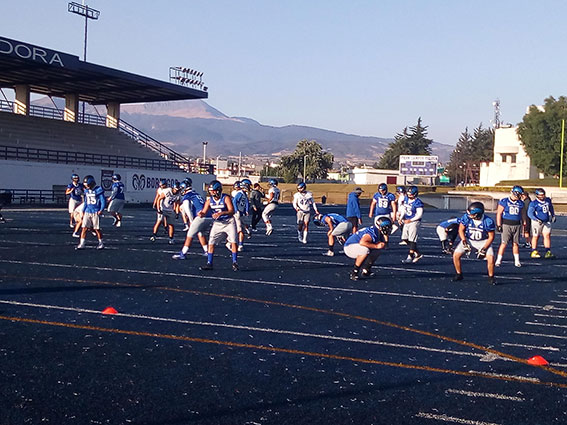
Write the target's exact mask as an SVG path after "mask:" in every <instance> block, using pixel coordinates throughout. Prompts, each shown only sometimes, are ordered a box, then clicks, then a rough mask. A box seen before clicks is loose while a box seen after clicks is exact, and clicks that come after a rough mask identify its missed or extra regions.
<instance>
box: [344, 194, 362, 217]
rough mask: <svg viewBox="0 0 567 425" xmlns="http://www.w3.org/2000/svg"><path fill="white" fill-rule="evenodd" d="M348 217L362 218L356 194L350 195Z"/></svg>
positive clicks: (347, 209) (347, 207)
mask: <svg viewBox="0 0 567 425" xmlns="http://www.w3.org/2000/svg"><path fill="white" fill-rule="evenodd" d="M346 216H347V217H358V218H361V214H360V201H359V200H358V196H357V193H356V192H350V193H349V194H348V201H347V206H346Z"/></svg>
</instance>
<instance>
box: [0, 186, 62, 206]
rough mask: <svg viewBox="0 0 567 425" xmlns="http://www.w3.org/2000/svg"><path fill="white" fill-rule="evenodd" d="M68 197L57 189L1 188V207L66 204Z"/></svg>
mask: <svg viewBox="0 0 567 425" xmlns="http://www.w3.org/2000/svg"><path fill="white" fill-rule="evenodd" d="M67 199H68V197H67V196H66V195H65V193H64V192H63V193H62V192H60V191H55V190H30V189H0V207H4V206H8V205H29V204H57V205H65V204H66V203H67Z"/></svg>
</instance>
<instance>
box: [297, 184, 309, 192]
mask: <svg viewBox="0 0 567 425" xmlns="http://www.w3.org/2000/svg"><path fill="white" fill-rule="evenodd" d="M306 190H307V185H306V184H305V182H301V183H298V185H297V191H298V192H305V191H306Z"/></svg>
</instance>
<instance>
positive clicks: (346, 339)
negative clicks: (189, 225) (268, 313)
mask: <svg viewBox="0 0 567 425" xmlns="http://www.w3.org/2000/svg"><path fill="white" fill-rule="evenodd" d="M0 304H7V305H14V306H24V307H34V308H44V309H49V310H61V311H72V312H76V313H88V314H96V315H101V314H102V313H101V312H100V311H96V310H90V309H84V308H77V307H63V306H55V305H49V304H34V303H25V302H18V301H9V300H0ZM112 316H119V317H127V318H131V319H144V320H153V321H161V322H173V323H182V324H186V325H195V326H209V327H217V328H229V329H238V330H245V331H253V332H265V333H274V334H280V335H293V336H300V337H307V338H317V339H328V340H335V341H343V342H354V343H359V344H370V345H381V346H386V347H395V348H406V349H410V350H422V351H433V352H438V353H444V354H455V355H458V356H471V357H483V356H484V355H485V354H480V353H469V352H465V351H454V350H443V349H439V348H433V347H424V346H421V345H406V344H395V343H390V342H385V341H376V340H367V339H359V338H349V337H339V336H332V335H322V334H313V333H308V332H295V331H289V330H284V329H271V328H258V327H253V326H244V325H229V324H226V323H212V322H200V321H193V320H183V319H173V318H167V317H158V316H146V315H141V314H127V313H120V312H118V313H116V314H113V315H112Z"/></svg>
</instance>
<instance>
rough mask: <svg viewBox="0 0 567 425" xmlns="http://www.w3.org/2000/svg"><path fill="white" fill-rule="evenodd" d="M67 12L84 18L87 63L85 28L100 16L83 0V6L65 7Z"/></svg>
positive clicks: (84, 53)
mask: <svg viewBox="0 0 567 425" xmlns="http://www.w3.org/2000/svg"><path fill="white" fill-rule="evenodd" d="M67 12H71V13H75V14H76V15H80V16H84V17H85V44H84V47H83V61H84V62H86V61H87V28H88V23H89V19H92V20H93V21H96V20H97V19H98V17H99V16H100V11H99V10H96V9H93V8H92V7H89V6H88V5H86V4H85V0H83V4H79V3H75V2H71V3H69V4H68V5H67ZM84 122H85V102H83V123H84Z"/></svg>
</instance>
